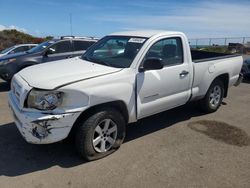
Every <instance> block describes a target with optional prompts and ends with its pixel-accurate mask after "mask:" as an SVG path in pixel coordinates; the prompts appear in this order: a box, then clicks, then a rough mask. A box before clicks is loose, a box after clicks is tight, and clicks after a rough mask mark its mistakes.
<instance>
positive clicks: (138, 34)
mask: <svg viewBox="0 0 250 188" xmlns="http://www.w3.org/2000/svg"><path fill="white" fill-rule="evenodd" d="M180 33H181V32H177V31H165V30H137V31H123V32H116V33H112V34H110V35H117V36H133V37H147V38H150V37H153V36H155V35H170V34H180Z"/></svg>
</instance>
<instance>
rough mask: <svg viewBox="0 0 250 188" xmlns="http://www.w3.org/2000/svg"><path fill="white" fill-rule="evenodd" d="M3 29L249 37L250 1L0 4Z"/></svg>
mask: <svg viewBox="0 0 250 188" xmlns="http://www.w3.org/2000/svg"><path fill="white" fill-rule="evenodd" d="M0 12H1V13H0V30H3V29H13V28H15V29H17V30H20V31H24V32H27V33H29V34H32V35H35V36H47V35H53V36H61V35H70V34H71V27H70V14H71V15H72V32H73V35H75V36H95V37H102V36H104V35H106V34H110V33H112V32H117V31H124V30H142V29H161V30H174V31H182V32H184V33H186V34H187V35H188V37H189V38H201V37H204V38H205V37H243V36H245V37H250V0H237V1H235V0H217V1H216V0H205V1H202V0H179V1H177V0H176V1H174V0H171V1H167V0H122V1H121V0H105V1H104V0H82V1H80V0H0Z"/></svg>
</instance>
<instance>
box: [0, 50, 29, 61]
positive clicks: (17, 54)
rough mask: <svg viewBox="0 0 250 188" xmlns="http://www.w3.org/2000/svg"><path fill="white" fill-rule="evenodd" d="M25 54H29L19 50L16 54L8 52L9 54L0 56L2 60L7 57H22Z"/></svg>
mask: <svg viewBox="0 0 250 188" xmlns="http://www.w3.org/2000/svg"><path fill="white" fill-rule="evenodd" d="M25 55H27V53H26V52H18V53H15V54H8V55H4V56H2V57H0V61H2V60H6V59H13V58H19V57H22V56H25Z"/></svg>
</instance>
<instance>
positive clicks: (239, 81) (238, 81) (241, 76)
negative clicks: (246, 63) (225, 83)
mask: <svg viewBox="0 0 250 188" xmlns="http://www.w3.org/2000/svg"><path fill="white" fill-rule="evenodd" d="M242 80H243V74H241V73H240V74H239V78H238V80H237V81H236V82H235V84H234V86H238V85H240V84H241V82H242Z"/></svg>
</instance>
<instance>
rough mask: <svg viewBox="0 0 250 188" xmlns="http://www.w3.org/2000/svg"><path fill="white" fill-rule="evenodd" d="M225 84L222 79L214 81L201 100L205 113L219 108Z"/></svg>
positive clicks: (201, 106)
mask: <svg viewBox="0 0 250 188" xmlns="http://www.w3.org/2000/svg"><path fill="white" fill-rule="evenodd" d="M224 92H225V91H224V84H223V82H222V81H221V80H219V79H217V80H215V81H213V83H212V84H211V86H210V87H209V89H208V91H207V93H206V95H205V97H204V98H203V99H202V100H201V101H200V108H201V110H202V111H203V112H205V113H212V112H215V111H217V110H218V108H219V107H220V105H221V103H222V100H223V96H224Z"/></svg>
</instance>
